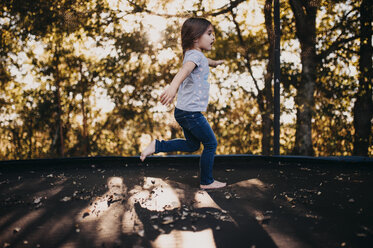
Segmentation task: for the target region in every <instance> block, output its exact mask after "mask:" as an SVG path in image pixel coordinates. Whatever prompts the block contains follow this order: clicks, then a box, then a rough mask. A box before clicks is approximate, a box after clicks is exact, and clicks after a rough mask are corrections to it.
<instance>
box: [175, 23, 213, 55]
mask: <svg viewBox="0 0 373 248" xmlns="http://www.w3.org/2000/svg"><path fill="white" fill-rule="evenodd" d="M210 25H211V22H209V21H208V20H206V19H204V18H198V17H191V18H188V19H187V20H186V21H185V22H184V24H183V26H182V27H181V46H182V48H183V54H185V52H186V51H187V50H188V49H191V48H193V45H194V41H195V40H196V39H198V38H199V37H201V36H202V35H203V34H204V33H205V32H206V30H207V28H208V27H209V26H210Z"/></svg>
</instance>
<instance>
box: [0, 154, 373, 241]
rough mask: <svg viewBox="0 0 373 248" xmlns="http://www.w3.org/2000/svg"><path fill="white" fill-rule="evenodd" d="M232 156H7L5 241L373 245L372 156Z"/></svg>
mask: <svg viewBox="0 0 373 248" xmlns="http://www.w3.org/2000/svg"><path fill="white" fill-rule="evenodd" d="M135 161H136V160H135ZM229 161H230V160H229V159H226V160H225V161H220V162H219V161H217V162H216V164H215V168H214V176H215V178H216V179H217V180H219V181H226V182H227V183H228V186H227V187H226V188H224V189H219V190H210V191H204V190H200V189H199V188H198V186H199V181H198V180H199V175H198V161H197V160H195V159H194V160H188V159H186V160H183V159H182V158H180V159H179V160H178V162H170V161H167V159H164V160H162V159H158V160H152V159H148V162H147V163H140V162H133V160H131V162H130V163H127V162H126V160H125V159H123V160H118V161H114V162H113V161H109V160H108V161H105V160H101V161H100V162H98V161H94V160H91V161H89V162H84V163H82V164H79V163H77V162H76V161H75V162H68V161H66V162H65V164H64V163H62V164H61V163H59V164H57V163H54V162H53V160H50V162H49V163H50V164H48V163H47V164H46V163H45V161H44V163H43V164H42V165H41V164H38V162H37V161H36V162H33V163H28V164H27V165H23V166H17V165H6V166H4V165H1V164H0V247H162V248H163V247H193V248H197V247H290V248H291V247H302V248H303V247H373V211H372V209H373V200H372V197H371V189H372V186H373V180H372V179H373V177H372V175H373V166H372V164H369V163H365V164H364V165H361V164H356V163H350V164H339V163H330V164H328V163H322V164H317V163H316V164H315V162H313V163H309V162H308V163H305V162H304V161H303V162H302V161H299V162H292V163H281V162H268V161H266V162H263V161H262V162H255V161H245V160H243V161H240V162H235V161H234V160H232V162H229Z"/></svg>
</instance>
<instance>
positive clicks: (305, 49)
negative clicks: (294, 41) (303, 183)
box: [290, 0, 319, 156]
mask: <svg viewBox="0 0 373 248" xmlns="http://www.w3.org/2000/svg"><path fill="white" fill-rule="evenodd" d="M290 5H291V9H292V10H293V12H294V16H295V24H296V25H295V26H296V35H297V37H298V39H299V42H300V46H301V55H300V56H301V63H302V73H301V83H300V85H299V87H298V88H297V95H296V97H295V104H296V108H297V125H296V137H295V147H294V150H293V153H295V154H302V155H311V156H312V155H313V154H314V151H313V144H312V132H311V130H312V126H311V125H312V112H313V106H314V95H313V94H314V90H315V82H316V14H317V9H318V7H319V1H317V0H306V1H297V0H290Z"/></svg>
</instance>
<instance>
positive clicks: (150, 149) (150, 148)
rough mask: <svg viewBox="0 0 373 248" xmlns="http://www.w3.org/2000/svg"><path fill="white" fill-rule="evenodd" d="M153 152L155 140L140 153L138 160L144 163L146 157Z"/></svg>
mask: <svg viewBox="0 0 373 248" xmlns="http://www.w3.org/2000/svg"><path fill="white" fill-rule="evenodd" d="M154 152H155V140H153V141H152V142H151V143H150V144H149V145H148V146H147V147H146V148H145V150H144V151H143V152H142V153H141V156H140V159H141V161H143V162H144V160H145V159H146V157H147V156H149V155H151V154H153V153H154Z"/></svg>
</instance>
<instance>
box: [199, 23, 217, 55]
mask: <svg viewBox="0 0 373 248" xmlns="http://www.w3.org/2000/svg"><path fill="white" fill-rule="evenodd" d="M214 41H215V35H214V29H213V27H212V26H211V25H210V26H209V27H208V28H207V29H206V31H205V32H204V33H203V35H202V36H201V37H199V38H198V39H197V40H195V41H194V49H197V50H200V51H201V50H207V51H210V50H211V48H212V44H213V43H214Z"/></svg>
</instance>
